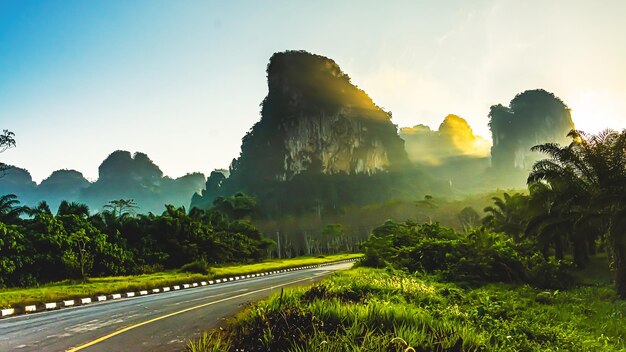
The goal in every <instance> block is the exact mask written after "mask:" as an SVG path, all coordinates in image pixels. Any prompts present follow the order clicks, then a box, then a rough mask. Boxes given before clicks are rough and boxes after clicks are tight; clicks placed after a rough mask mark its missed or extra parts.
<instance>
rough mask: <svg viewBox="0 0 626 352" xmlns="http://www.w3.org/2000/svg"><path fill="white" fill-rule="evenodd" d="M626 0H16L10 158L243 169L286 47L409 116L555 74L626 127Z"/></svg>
mask: <svg viewBox="0 0 626 352" xmlns="http://www.w3.org/2000/svg"><path fill="white" fill-rule="evenodd" d="M624 13H626V2H624V1H617V0H615V1H613V0H608V1H602V2H597V1H566V0H553V1H539V0H531V1H509V0H477V1H419V0H415V1H385V2H383V1H357V0H355V1H347V0H343V1H315V2H311V1H188V0H184V1H182V0H181V1H157V0H150V1H148V0H146V1H140V0H133V1H115V0H108V1H61V0H59V1H29V0H20V1H10V0H0V129H9V130H12V131H14V132H15V133H16V137H17V142H18V147H17V148H15V149H11V150H8V151H6V152H4V153H3V154H2V161H3V162H7V163H11V164H15V165H18V166H20V167H24V168H26V169H28V170H30V171H31V173H32V175H33V178H34V179H35V180H36V181H40V180H41V179H43V178H45V177H47V176H48V175H49V174H50V173H51V172H52V171H53V170H56V169H61V168H72V169H77V170H79V171H81V172H83V173H84V174H85V175H86V176H87V177H88V178H90V179H92V180H93V179H95V178H96V177H97V167H98V165H99V163H100V162H101V161H102V160H103V159H104V158H105V157H106V156H107V155H108V154H110V153H111V152H112V151H114V150H117V149H125V150H129V151H131V152H134V151H142V152H145V153H147V154H148V155H149V156H150V157H151V158H152V159H153V160H154V161H155V162H156V163H157V164H158V165H159V166H160V167H161V168H162V170H163V171H164V172H165V173H166V174H168V175H170V176H174V177H177V176H181V175H184V174H185V173H187V172H192V171H201V172H204V173H208V172H210V171H211V170H212V169H214V168H219V167H227V166H228V164H229V163H230V161H231V160H232V159H233V158H234V157H236V156H237V155H238V153H239V147H240V142H241V138H242V137H243V135H244V134H245V132H246V131H247V130H248V129H249V128H250V127H251V126H252V125H253V124H254V123H255V122H256V121H257V120H258V119H259V104H260V102H261V101H262V99H263V97H264V96H265V94H266V92H267V86H266V82H265V67H266V65H267V61H268V59H269V57H270V56H271V55H272V53H274V52H276V51H283V50H288V49H304V50H308V51H311V52H314V53H317V54H321V55H325V56H328V57H330V58H332V59H334V60H335V61H336V62H337V63H338V64H339V65H340V66H341V67H342V69H343V70H344V71H345V72H347V73H348V74H349V75H350V76H351V77H352V80H353V82H354V83H355V84H357V85H358V86H359V87H361V88H363V89H364V90H365V91H366V92H367V93H368V94H369V95H370V96H371V97H372V98H373V99H374V101H375V102H376V103H377V104H379V105H381V106H383V107H384V108H385V109H387V110H391V111H392V113H393V117H394V122H395V123H396V124H398V125H399V126H412V125H415V124H419V123H422V124H427V125H430V126H431V127H435V128H436V127H437V126H438V125H439V123H440V122H441V121H442V120H443V118H444V117H445V116H446V115H447V114H449V113H454V114H457V115H460V116H462V117H464V118H466V119H467V120H468V121H469V123H470V124H471V125H472V127H473V128H474V130H475V132H477V133H478V134H480V135H483V136H485V137H487V138H488V137H489V131H488V128H487V113H488V111H489V106H490V105H493V104H497V103H503V104H507V103H508V102H509V101H510V100H511V99H512V98H513V96H514V95H515V94H517V93H519V92H521V91H523V90H526V89H535V88H545V89H547V90H549V91H552V92H554V93H555V94H556V95H557V96H559V97H561V98H562V99H563V100H564V101H565V102H566V103H567V104H568V105H569V106H570V107H571V108H572V110H573V116H574V122H575V123H576V124H577V127H579V128H582V129H585V130H589V131H592V132H595V131H598V130H600V129H602V128H605V127H613V128H623V127H626V116H625V115H624V114H623V112H624V111H625V110H626V99H625V98H626V65H624V64H623V63H624V62H625V59H626V40H624V36H625V35H626V22H625V21H623V19H622V17H623V14H624Z"/></svg>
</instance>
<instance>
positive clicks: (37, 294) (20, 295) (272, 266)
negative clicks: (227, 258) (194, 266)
mask: <svg viewBox="0 0 626 352" xmlns="http://www.w3.org/2000/svg"><path fill="white" fill-rule="evenodd" d="M361 256H362V255H361V254H337V255H328V256H325V257H319V258H318V257H299V258H292V259H274V260H267V261H264V262H260V263H253V264H245V265H229V266H221V267H214V268H211V269H210V270H209V273H208V275H203V274H194V273H189V272H183V271H179V270H171V271H164V272H159V273H154V274H143V275H128V276H108V277H99V278H91V279H89V281H88V282H87V283H82V282H72V281H69V280H66V281H62V282H57V283H52V284H47V285H42V286H40V287H30V288H12V289H3V290H0V307H2V308H8V307H15V306H22V305H28V304H37V303H47V302H58V301H61V300H65V299H76V298H81V297H93V296H96V295H106V294H111V293H121V292H136V291H140V290H148V289H152V288H160V287H165V286H173V285H179V284H184V283H190V282H200V281H205V280H211V279H216V278H222V277H228V276H233V275H248V274H256V273H261V272H266V271H274V270H281V269H287V268H293V267H299V266H306V265H315V264H322V263H328V262H334V261H339V260H344V259H352V258H358V257H361Z"/></svg>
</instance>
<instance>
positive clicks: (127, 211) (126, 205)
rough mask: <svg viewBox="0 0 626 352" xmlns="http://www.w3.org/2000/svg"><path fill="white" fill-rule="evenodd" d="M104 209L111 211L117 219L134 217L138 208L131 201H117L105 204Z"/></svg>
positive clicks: (133, 201)
mask: <svg viewBox="0 0 626 352" xmlns="http://www.w3.org/2000/svg"><path fill="white" fill-rule="evenodd" d="M104 208H105V209H111V213H113V216H114V217H116V218H118V219H119V218H124V217H127V216H133V215H135V214H136V210H137V209H138V208H139V206H138V205H137V203H135V200H133V199H117V200H112V201H110V202H109V203H107V204H106V205H105V206H104Z"/></svg>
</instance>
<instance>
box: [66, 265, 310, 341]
mask: <svg viewBox="0 0 626 352" xmlns="http://www.w3.org/2000/svg"><path fill="white" fill-rule="evenodd" d="M312 278H313V277H307V278H306V279H300V280H295V281H290V282H287V283H284V284H280V285H273V286H271V287H266V288H262V289H260V290H256V291H250V292H246V293H242V294H240V295H236V296H232V297H228V298H222V299H220V300H217V301H213V302H208V303H204V304H201V305H198V306H195V307H191V308H186V309H183V310H180V311H178V312H174V313H170V314H166V315H163V316H160V317H157V318H154V319H150V320H146V321H144V322H141V323H138V324H135V325H131V326H127V327H125V328H123V329H120V330H117V331H115V332H112V333H110V334H108V335H105V336H102V337H101V338H99V339H95V340H93V341H91V342H88V343H86V344H83V345H80V346H78V347H73V348H70V349H69V350H66V352H75V351H80V350H82V349H85V348H87V347H90V346H93V345H95V344H97V343H100V342H102V341H104V340H108V339H110V338H111V337H113V336H117V335H119V334H122V333H125V332H126V331H128V330H132V329H135V328H138V327H140V326H143V325H146V324H150V323H154V322H155V321H158V320H161V319H165V318H169V317H171V316H174V315H178V314H182V313H186V312H189V311H190V310H194V309H198V308H202V307H206V306H210V305H212V304H217V303H222V302H225V301H229V300H231V299H235V298H239V297H243V296H248V295H251V294H254V293H258V292H263V291H267V290H272V289H274V288H276V287H281V286H287V285H291V284H295V283H298V282H302V281H307V280H311V279H312Z"/></svg>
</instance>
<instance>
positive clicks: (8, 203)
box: [0, 194, 28, 224]
mask: <svg viewBox="0 0 626 352" xmlns="http://www.w3.org/2000/svg"><path fill="white" fill-rule="evenodd" d="M27 209H28V208H26V207H23V206H20V201H19V200H17V196H16V195H15V194H6V195H4V196H1V197H0V222H3V223H5V224H13V223H16V222H18V221H19V219H20V215H22V214H24V213H26V211H27Z"/></svg>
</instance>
